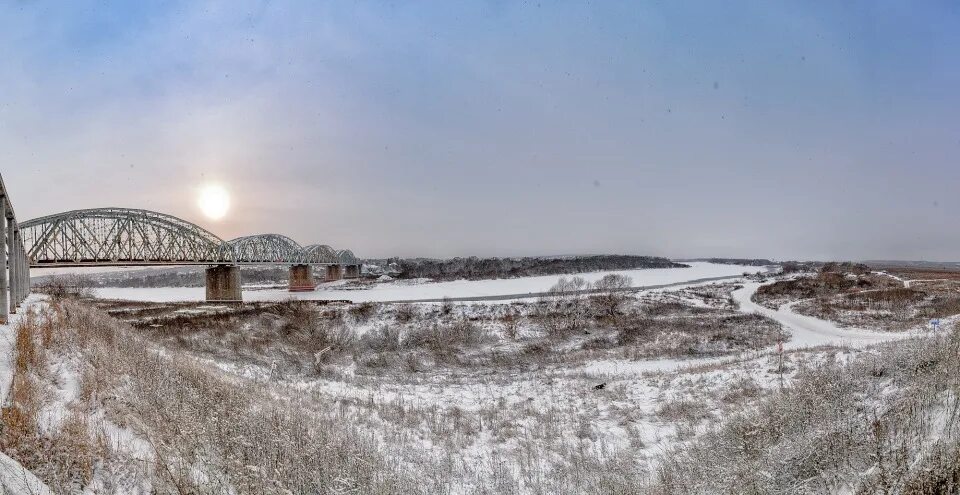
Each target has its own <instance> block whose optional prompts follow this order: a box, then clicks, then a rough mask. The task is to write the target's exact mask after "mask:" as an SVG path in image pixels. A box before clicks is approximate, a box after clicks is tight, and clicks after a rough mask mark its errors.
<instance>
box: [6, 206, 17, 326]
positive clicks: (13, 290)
mask: <svg viewBox="0 0 960 495" xmlns="http://www.w3.org/2000/svg"><path fill="white" fill-rule="evenodd" d="M14 229H15V226H14V221H13V219H8V221H7V229H6V233H5V234H6V235H5V236H4V237H6V238H7V252H8V253H9V255H8V259H7V266H8V267H9V270H8V271H9V277H10V281H9V287H10V297H9V298H8V300H7V303H8V304H7V307H8V308H9V310H10V314H14V313H16V312H17V289H18V288H19V286H20V284H19V283H18V282H17V268H16V267H17V249H16V247H14V246H16V242H15V239H16V234H15V230H14Z"/></svg>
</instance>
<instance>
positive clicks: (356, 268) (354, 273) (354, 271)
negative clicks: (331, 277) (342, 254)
mask: <svg viewBox="0 0 960 495" xmlns="http://www.w3.org/2000/svg"><path fill="white" fill-rule="evenodd" d="M344 268H345V269H344V274H343V278H360V265H347V266H345V267H344Z"/></svg>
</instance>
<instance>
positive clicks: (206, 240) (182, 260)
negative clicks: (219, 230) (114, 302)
mask: <svg viewBox="0 0 960 495" xmlns="http://www.w3.org/2000/svg"><path fill="white" fill-rule="evenodd" d="M19 227H20V230H21V232H22V236H23V244H24V246H26V250H27V256H26V257H27V258H28V259H29V261H30V265H32V266H38V267H39V266H78V265H79V266H92V265H95V266H131V265H191V264H202V265H211V264H255V265H262V264H311V265H337V264H359V260H357V258H356V256H354V255H353V253H352V252H351V251H349V250H342V251H336V250H334V249H333V248H331V247H330V246H326V245H321V244H314V245H311V246H307V247H301V246H300V244H298V243H297V242H296V241H294V240H293V239H290V238H289V237H286V236H283V235H279V234H262V235H251V236H246V237H240V238H237V239H234V240H232V241H229V242H227V241H224V240H223V239H221V238H219V237H217V236H216V235H214V234H212V233H210V232H208V231H207V230H204V229H203V228H201V227H199V226H197V225H194V224H192V223H190V222H187V221H185V220H181V219H179V218H177V217H174V216H171V215H165V214H163V213H157V212H153V211H148V210H137V209H128V208H96V209H88V210H74V211H68V212H65V213H59V214H56V215H48V216H45V217H41V218H36V219H33V220H29V221H27V222H24V223H22V224H20V226H19Z"/></svg>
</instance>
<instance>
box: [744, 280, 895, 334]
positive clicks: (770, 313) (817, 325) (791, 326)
mask: <svg viewBox="0 0 960 495" xmlns="http://www.w3.org/2000/svg"><path fill="white" fill-rule="evenodd" d="M760 285H761V284H759V283H757V282H751V283H747V284H744V286H743V288H741V289H737V290H735V291H733V293H732V296H733V299H734V300H735V301H737V304H739V305H740V311H742V312H744V313H759V314H761V315H763V316H766V317H768V318H772V319H774V320H776V321H778V322H780V324H781V325H783V326H784V327H785V328H786V329H787V330H788V331H789V332H790V335H791V338H790V341H789V342H786V343H784V348H788V349H796V348H798V347H811V346H817V345H844V346H850V347H863V346H867V345H870V344H876V343H878V342H886V341H889V340H896V339H902V338H905V337H909V336H911V334H912V332H911V331H904V332H876V331H872V330H864V329H860V328H849V327H848V328H841V327H839V326H837V324H835V323H833V322H830V321H826V320H821V319H819V318H814V317H812V316H806V315H802V314H799V313H795V312H794V311H793V305H794V304H797V302H799V301H797V302H792V303H788V304H784V305H783V306H780V307H779V308H778V309H775V310H774V309H770V308H767V307H764V306H761V305H759V304H757V303H755V302H753V301H752V300H751V298H752V297H753V294H754V293H756V292H757V289H759V288H760Z"/></svg>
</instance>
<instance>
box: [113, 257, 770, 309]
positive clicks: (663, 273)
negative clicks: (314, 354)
mask: <svg viewBox="0 0 960 495" xmlns="http://www.w3.org/2000/svg"><path fill="white" fill-rule="evenodd" d="M686 264H688V265H690V267H689V268H651V269H643V270H617V271H602V272H590V273H579V274H576V275H577V276H580V277H583V278H584V279H586V280H587V281H588V282H593V281H595V280H599V279H600V278H601V277H603V276H604V275H607V274H610V273H618V274H621V275H626V276H628V277H630V278H631V279H632V280H633V286H651V285H664V284H681V283H684V282H689V281H696V280H700V279H706V278H714V277H734V276H738V275H742V274H743V273H745V272H749V273H754V272H757V271H760V270H762V268H760V267H756V266H743V265H721V264H716V263H706V262H690V263H686ZM241 276H242V270H241ZM562 276H563V275H546V276H539V277H521V278H507V279H494V280H455V281H451V282H428V281H390V282H380V283H377V284H376V285H373V286H371V287H366V288H362V289H356V288H355V289H350V288H348V286H346V285H344V284H343V283H342V282H332V283H325V284H320V286H318V287H317V290H316V291H313V292H288V291H287V290H285V289H256V288H248V287H245V288H244V289H243V300H244V301H282V300H286V299H291V298H296V299H326V300H331V299H345V300H349V301H353V302H367V301H370V302H380V301H397V300H416V299H440V298H443V297H450V298H468V297H489V296H502V295H509V294H529V293H537V292H545V291H547V290H549V289H550V287H552V286H553V285H554V284H556V283H557V280H559V279H560V277H562ZM567 277H569V275H567ZM96 292H97V296H98V297H101V298H105V299H128V300H133V301H157V302H166V301H202V300H203V299H204V296H205V290H204V288H203V287H161V288H101V289H97V291H96Z"/></svg>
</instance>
